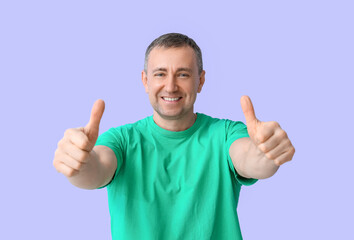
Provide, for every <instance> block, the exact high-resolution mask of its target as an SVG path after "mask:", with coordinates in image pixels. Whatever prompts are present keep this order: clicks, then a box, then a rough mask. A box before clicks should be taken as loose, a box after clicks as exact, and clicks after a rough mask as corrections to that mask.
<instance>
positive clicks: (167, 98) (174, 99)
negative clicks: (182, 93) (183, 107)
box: [162, 97, 182, 102]
mask: <svg viewBox="0 0 354 240" xmlns="http://www.w3.org/2000/svg"><path fill="white" fill-rule="evenodd" d="M162 99H163V100H165V101H166V102H178V101H179V100H181V99H182V97H176V98H169V97H162Z"/></svg>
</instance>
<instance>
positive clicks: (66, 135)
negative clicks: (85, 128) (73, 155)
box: [64, 128, 73, 137]
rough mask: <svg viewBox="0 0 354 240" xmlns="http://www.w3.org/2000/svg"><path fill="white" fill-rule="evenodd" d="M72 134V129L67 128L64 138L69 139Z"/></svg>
mask: <svg viewBox="0 0 354 240" xmlns="http://www.w3.org/2000/svg"><path fill="white" fill-rule="evenodd" d="M72 133H73V129H72V128H68V129H66V130H65V132H64V137H69V136H70V135H71V134H72Z"/></svg>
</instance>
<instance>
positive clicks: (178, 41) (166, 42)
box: [144, 33, 203, 74]
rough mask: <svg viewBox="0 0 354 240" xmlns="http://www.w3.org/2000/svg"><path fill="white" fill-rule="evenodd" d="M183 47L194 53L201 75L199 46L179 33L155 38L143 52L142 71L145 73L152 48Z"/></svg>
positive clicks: (201, 63)
mask: <svg viewBox="0 0 354 240" xmlns="http://www.w3.org/2000/svg"><path fill="white" fill-rule="evenodd" d="M184 46H189V47H191V48H192V49H193V50H194V53H195V55H196V58H197V65H198V72H199V74H201V73H202V71H203V60H202V51H201V50H200V48H199V46H198V45H197V44H196V42H195V41H194V40H193V39H191V38H189V37H188V36H186V35H183V34H181V33H167V34H164V35H162V36H160V37H158V38H156V39H155V40H154V41H152V43H150V45H149V46H148V48H147V49H146V52H145V63H144V71H145V72H146V73H147V64H148V59H149V55H150V52H151V50H152V49H153V48H155V47H165V48H173V47H175V48H177V47H184Z"/></svg>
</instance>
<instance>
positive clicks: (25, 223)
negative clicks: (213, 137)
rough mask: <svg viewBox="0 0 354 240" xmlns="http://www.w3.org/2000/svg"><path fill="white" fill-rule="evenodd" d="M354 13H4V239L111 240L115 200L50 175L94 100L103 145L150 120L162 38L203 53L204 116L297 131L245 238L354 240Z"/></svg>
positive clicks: (348, 6) (332, 6) (0, 207)
mask: <svg viewBox="0 0 354 240" xmlns="http://www.w3.org/2000/svg"><path fill="white" fill-rule="evenodd" d="M353 10H354V4H353V1H349V0H348V1H341V0H337V1H323V0H322V1H310V0H306V1H305V0H297V1H220V2H218V3H216V1H212V3H206V2H205V1H175V2H173V1H124V2H122V1H121V2H119V1H67V0H65V1H64V0H61V1H33V0H32V1H1V2H0V80H1V85H0V86H1V87H0V91H1V94H0V104H1V118H0V121H1V125H0V126H1V139H0V141H1V144H0V147H1V166H0V169H1V174H0V180H1V186H2V189H1V200H0V201H1V202H0V221H1V224H0V228H1V230H0V239H110V238H111V237H110V219H109V213H108V203H107V193H106V190H95V191H89V190H81V189H77V188H75V187H73V186H71V185H70V183H69V182H68V181H67V180H66V179H65V177H64V176H62V175H61V174H59V173H57V172H56V171H55V169H54V167H53V166H52V160H53V156H54V151H55V149H56V145H57V142H58V141H59V140H60V139H61V138H62V136H63V133H64V131H65V129H67V128H71V127H79V126H84V125H86V123H87V122H88V120H89V115H90V110H91V107H92V104H93V103H94V101H95V100H96V99H98V98H102V99H104V100H105V102H106V111H105V113H104V115H103V119H102V122H101V129H100V132H101V133H102V132H104V131H106V130H108V129H109V128H110V127H114V126H118V125H122V124H126V123H131V122H135V121H137V120H139V119H141V118H143V117H145V116H147V115H151V114H152V110H151V107H150V104H149V101H148V98H147V95H146V94H145V92H144V89H143V86H142V84H141V81H140V76H141V70H142V69H143V58H144V52H145V49H146V47H147V46H148V44H149V43H150V42H151V41H152V40H153V39H154V38H156V37H158V36H159V35H161V34H163V33H167V32H182V33H185V34H187V35H189V36H190V37H192V38H193V39H195V40H196V42H197V43H198V44H199V46H200V47H201V49H202V51H203V56H204V68H205V70H206V84H205V86H204V89H203V91H202V93H201V94H200V95H199V96H198V100H197V103H196V105H195V110H196V111H198V112H203V113H206V114H208V115H211V116H214V117H219V118H229V119H233V120H242V121H244V116H243V114H242V110H241V106H240V103H239V99H240V97H241V96H242V95H244V94H247V95H249V96H250V97H251V99H252V101H253V103H254V106H255V110H256V114H257V117H258V118H259V119H260V120H263V121H271V120H275V121H278V122H279V123H280V125H281V126H282V128H283V129H285V130H286V131H287V132H288V135H289V137H290V138H291V140H292V142H293V144H294V146H295V148H296V154H295V157H294V159H293V161H292V162H290V163H287V164H285V165H283V166H282V167H281V168H280V170H279V171H278V173H277V174H276V175H275V176H273V177H272V178H270V179H267V180H261V181H259V182H258V183H257V184H255V185H254V186H252V187H244V188H243V189H242V191H241V197H240V202H239V207H238V212H239V218H240V222H241V228H242V232H243V236H244V238H245V239H353V237H354V234H353V213H354V212H353V202H354V197H353V179H352V178H351V175H352V173H353V167H354V164H353V160H354V159H353V154H352V152H353V133H354V131H353V125H352V124H353V123H352V120H353V118H352V116H353V103H354V98H353V87H352V85H351V84H350V82H353V80H354V71H353V69H354V68H353V67H354V57H353V56H354V48H353V43H354V36H353V35H354V34H353V32H354V31H353V30H354V29H353V24H354V14H353Z"/></svg>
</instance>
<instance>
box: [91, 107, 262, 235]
mask: <svg viewBox="0 0 354 240" xmlns="http://www.w3.org/2000/svg"><path fill="white" fill-rule="evenodd" d="M242 137H248V133H247V128H246V125H244V124H243V123H242V122H234V121H230V120H226V119H217V118H212V117H209V116H207V115H204V114H201V113H197V119H196V121H195V123H194V124H193V126H192V127H190V128H188V129H187V130H185V131H180V132H172V131H168V130H165V129H163V128H160V127H159V126H158V125H156V124H155V122H154V120H153V118H152V116H150V117H146V118H144V119H142V120H140V121H138V122H136V123H133V124H127V125H123V126H120V127H117V128H111V129H109V130H108V131H106V132H104V133H103V134H101V135H100V136H99V138H98V140H97V142H96V145H104V146H107V147H109V148H111V149H112V150H113V151H114V153H115V155H116V157H117V161H118V167H117V170H116V172H115V175H114V177H113V179H112V181H111V182H110V183H109V184H108V185H107V191H108V203H109V212H110V215H111V230H112V238H113V240H114V239H133V240H136V239H144V240H149V239H163V240H165V239H168V240H169V239H171V240H172V239H184V240H188V239H198V240H203V239H218V240H222V239H242V236H241V231H240V226H239V221H238V216H237V212H236V208H237V203H238V198H239V192H240V189H241V185H251V184H253V183H255V182H256V181H257V180H256V179H246V178H243V177H241V176H239V175H238V174H237V172H236V171H235V169H234V167H233V164H232V161H231V158H230V155H229V148H230V146H231V144H232V143H233V142H234V141H235V140H236V139H238V138H242Z"/></svg>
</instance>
